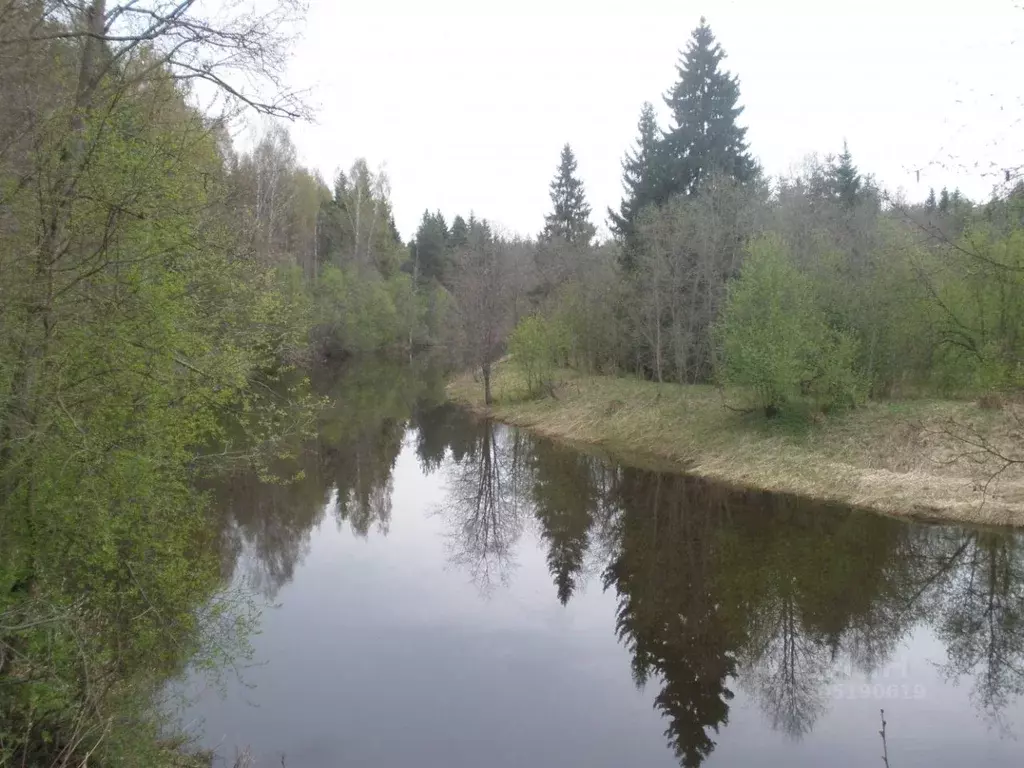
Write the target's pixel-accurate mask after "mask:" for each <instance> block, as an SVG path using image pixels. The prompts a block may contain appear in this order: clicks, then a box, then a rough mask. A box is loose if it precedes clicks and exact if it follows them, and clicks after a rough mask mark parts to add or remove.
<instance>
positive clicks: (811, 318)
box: [716, 235, 862, 416]
mask: <svg viewBox="0 0 1024 768" xmlns="http://www.w3.org/2000/svg"><path fill="white" fill-rule="evenodd" d="M748 253H749V257H748V259H747V261H746V263H745V264H744V266H743V269H742V271H741V273H740V276H739V278H737V279H736V280H735V281H734V282H733V283H732V284H731V285H730V287H729V294H728V298H727V300H726V306H725V311H724V312H723V314H722V319H721V321H720V323H719V325H718V326H717V328H716V337H717V340H718V343H719V348H720V353H721V361H720V367H719V375H720V377H721V378H722V380H723V381H724V382H725V383H729V384H737V385H740V386H745V387H749V388H750V389H751V390H752V391H753V392H754V394H755V397H756V399H757V405H758V406H759V407H760V408H762V409H763V410H764V412H765V414H766V415H768V416H772V415H775V414H777V413H778V412H779V411H780V410H781V409H782V408H783V407H784V406H785V405H786V404H787V403H788V402H792V401H793V400H795V399H797V398H802V397H803V398H806V397H811V398H814V399H817V400H820V401H822V405H824V406H825V407H827V408H833V407H843V406H850V405H853V404H854V403H855V402H856V401H857V400H858V399H859V398H860V392H861V390H862V385H861V382H860V377H859V376H858V375H857V372H856V371H855V369H854V361H855V359H856V354H857V344H856V340H855V339H854V337H853V336H851V335H849V334H844V333H840V332H838V331H835V330H834V329H832V328H830V327H829V325H828V323H827V321H826V318H825V314H824V313H823V312H822V311H821V309H820V308H819V307H818V306H817V305H816V303H815V300H814V290H813V284H812V283H811V281H810V279H809V278H808V277H807V276H806V275H804V274H802V273H801V272H800V271H799V270H797V269H796V267H795V266H794V265H793V263H792V262H791V260H790V257H789V251H788V249H787V247H786V244H785V243H784V242H783V240H782V239H781V238H780V237H778V236H777V235H767V236H764V237H762V238H759V239H757V240H754V241H753V242H751V243H750V245H749V247H748Z"/></svg>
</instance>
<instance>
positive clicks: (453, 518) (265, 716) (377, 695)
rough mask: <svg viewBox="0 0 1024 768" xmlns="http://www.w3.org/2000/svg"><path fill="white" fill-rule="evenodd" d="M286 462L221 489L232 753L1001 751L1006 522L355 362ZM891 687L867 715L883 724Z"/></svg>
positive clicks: (1013, 543)
mask: <svg viewBox="0 0 1024 768" xmlns="http://www.w3.org/2000/svg"><path fill="white" fill-rule="evenodd" d="M326 379H327V380H326V381H322V382H320V386H321V387H322V388H323V389H324V391H327V392H328V393H330V396H331V398H332V406H331V408H330V409H328V412H327V413H325V415H324V418H323V421H322V423H321V425H320V428H319V434H318V437H317V438H316V439H315V440H313V441H312V442H311V443H310V444H308V445H306V446H305V447H304V448H303V450H302V451H301V452H300V455H299V457H298V459H297V460H296V461H297V464H298V465H299V467H298V468H299V469H300V470H301V472H300V473H299V474H298V475H297V476H298V479H297V480H296V481H295V482H293V483H291V484H287V485H283V484H280V483H265V482H261V481H260V479H259V478H258V477H256V476H251V475H247V474H240V475H237V476H233V477H231V478H228V479H226V480H224V481H223V482H221V483H218V485H217V487H216V489H215V498H216V504H217V505H218V509H219V510H220V511H221V515H222V518H223V534H222V544H223V547H222V548H223V550H224V553H225V554H224V563H225V578H226V579H227V580H228V581H229V582H230V583H231V584H233V585H235V587H236V588H243V589H245V590H248V591H249V592H250V593H252V594H253V595H256V596H257V598H258V599H259V600H260V601H261V602H263V603H264V604H265V608H264V609H263V612H262V616H261V618H260V621H259V630H260V631H259V633H258V634H257V635H255V636H254V637H253V638H252V645H253V658H252V662H251V663H249V664H245V665H241V666H239V667H238V668H237V669H235V670H233V674H230V675H228V676H226V678H225V680H224V682H223V684H222V685H212V684H209V683H207V682H205V680H206V678H204V677H202V676H200V675H199V674H198V673H195V674H193V675H192V676H191V678H190V679H189V681H188V692H189V695H190V703H189V705H188V707H187V709H186V710H185V712H184V720H185V722H186V723H187V724H188V725H189V727H190V729H191V730H192V731H193V732H194V733H196V735H197V737H198V738H199V740H200V741H201V742H202V743H203V744H204V745H206V746H208V747H212V748H216V749H217V750H218V752H219V753H220V754H221V755H222V756H223V759H224V760H225V761H226V764H227V765H230V764H231V761H232V759H233V757H234V755H235V750H236V749H238V748H241V747H244V746H248V747H249V749H250V750H251V753H252V755H253V757H254V758H255V761H256V763H255V764H256V765H258V766H280V765H282V764H284V765H285V766H287V768H327V767H328V766H330V767H331V768H334V767H335V766H360V767H362V766H365V767H367V768H370V767H371V766H372V767H373V768H392V767H393V768H398V767H400V766H438V767H439V768H441V767H444V768H457V767H460V766H466V767H467V768H469V767H472V768H478V767H480V766H490V767H497V766H530V767H531V768H543V767H546V766H551V767H555V766H590V767H594V768H597V767H599V766H675V765H683V766H697V765H703V764H706V765H708V766H746V765H759V766H785V767H786V768H795V767H796V766H821V765H830V766H858V767H861V766H879V765H883V762H882V756H883V752H885V753H887V755H888V760H889V764H890V765H891V766H892V768H909V767H910V766H928V767H929V768H936V767H941V766H951V767H952V766H957V767H958V768H959V766H963V765H965V764H981V765H997V766H998V765H1006V766H1010V765H1013V766H1018V765H1020V764H1021V758H1022V756H1024V748H1022V746H1021V744H1020V743H1019V742H1018V741H1017V740H1016V738H1015V734H1017V733H1018V732H1019V728H1020V727H1021V726H1024V698H1022V696H1021V694H1022V693H1024V536H1022V535H1021V534H1019V533H1012V532H1008V531H995V530H985V529H979V528H966V527H958V526H934V525H921V524H916V523H913V522H907V521H902V520H895V519H889V518H885V517H882V516H878V515H874V514H870V513H865V512H861V511H856V510H850V509H844V508H841V507H834V506H828V505H821V504H814V503H809V502H806V501H801V500H797V499H792V498H787V497H782V496H775V495H769V494H765V493H757V492H746V491H740V490H731V489H727V488H722V487H718V486H715V485H713V484H709V483H706V482H703V481H699V480H696V479H693V478H689V477H685V476H682V475H676V474H664V473H658V472H652V471H649V470H644V469H639V468H634V467H630V466H625V465H622V464H618V463H615V462H614V461H609V460H606V459H602V458H600V457H597V456H594V455H589V454H587V453H582V452H580V451H577V450H573V449H571V448H567V447H563V446H559V445H555V444H553V443H551V442H548V441H546V440H540V439H536V438H534V437H531V436H530V435H529V434H526V433H525V432H522V431H517V430H514V429H511V428H507V427H503V426H501V425H498V424H495V423H490V422H486V421H481V420H477V419H474V418H471V417H470V416H469V415H467V414H466V413H464V412H462V411H460V410H459V409H457V408H455V407H453V406H450V405H446V404H445V403H444V398H443V386H442V382H441V380H440V379H439V377H438V376H437V375H436V372H433V371H431V370H430V369H429V368H424V367H419V368H409V367H407V366H394V365H386V364H382V363H375V364H372V365H362V366H358V367H353V366H350V367H349V368H347V369H346V370H344V371H341V372H335V373H332V374H331V375H330V376H327V377H326ZM882 709H884V710H885V715H884V717H885V720H886V722H887V725H886V728H885V739H884V743H883V739H882V736H881V734H880V732H879V731H880V729H881V717H882V715H881V713H880V710H882Z"/></svg>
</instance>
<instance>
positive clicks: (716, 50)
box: [659, 17, 757, 202]
mask: <svg viewBox="0 0 1024 768" xmlns="http://www.w3.org/2000/svg"><path fill="white" fill-rule="evenodd" d="M724 58H725V51H723V50H722V47H721V46H720V45H719V44H718V43H717V42H716V41H715V36H714V34H713V33H712V32H711V27H709V26H708V24H707V21H706V20H705V19H704V18H703V17H701V20H700V26H699V27H697V28H696V29H695V30H694V31H693V37H692V39H691V40H690V44H689V46H688V47H687V49H686V52H685V53H683V55H682V57H681V59H680V62H679V64H678V65H677V71H678V73H679V80H678V81H677V82H676V84H675V85H674V86H673V87H672V90H670V91H669V92H668V94H666V96H665V103H666V104H667V105H668V107H669V109H670V110H671V111H672V123H673V125H672V128H671V129H670V130H669V131H668V132H667V133H666V134H665V154H666V163H667V170H668V179H667V183H666V185H665V187H664V189H663V190H662V200H660V201H659V202H664V200H665V199H667V198H669V197H671V196H672V195H675V194H693V193H695V192H696V191H697V189H698V188H699V186H700V184H701V181H702V180H703V179H705V178H706V177H707V176H709V175H710V174H713V173H724V174H726V175H728V176H731V177H733V178H735V179H736V180H737V181H740V182H744V181H747V180H749V179H750V178H752V177H753V176H754V175H755V174H756V173H757V165H756V164H755V162H754V160H753V159H752V158H751V157H750V154H749V152H748V148H747V141H746V133H747V129H746V128H742V127H740V126H739V125H738V124H737V122H736V121H737V119H738V118H739V116H740V115H741V114H742V113H743V107H741V106H739V98H740V84H739V79H738V78H736V77H735V76H734V75H733V74H731V73H730V72H728V71H726V70H724V69H722V67H721V64H722V60H723V59H724Z"/></svg>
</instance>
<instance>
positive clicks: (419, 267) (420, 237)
mask: <svg viewBox="0 0 1024 768" xmlns="http://www.w3.org/2000/svg"><path fill="white" fill-rule="evenodd" d="M411 250H412V253H411V254H410V255H411V256H412V262H413V273H414V277H415V278H416V279H417V280H422V281H430V280H437V281H438V282H444V277H445V272H446V269H447V264H446V262H447V260H448V225H447V223H446V222H445V220H444V216H442V215H441V212H440V211H438V212H437V213H433V214H432V213H430V212H429V211H424V212H423V218H422V219H421V220H420V226H419V229H417V230H416V238H415V239H414V240H413V243H412V246H411Z"/></svg>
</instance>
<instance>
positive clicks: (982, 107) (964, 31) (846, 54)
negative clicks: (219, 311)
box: [289, 0, 1024, 239]
mask: <svg viewBox="0 0 1024 768" xmlns="http://www.w3.org/2000/svg"><path fill="white" fill-rule="evenodd" d="M358 6H363V7H366V8H372V10H373V14H372V15H366V14H362V13H360V12H359V11H358V10H356V8H357V7H358ZM833 6H834V7H835V8H836V9H837V11H836V12H835V13H833V12H831V11H829V10H828V9H829V8H830V7H833ZM702 15H704V16H706V17H707V19H708V22H709V24H710V25H711V27H712V30H713V31H714V33H715V35H716V37H717V39H718V41H719V43H721V45H722V47H723V48H724V49H725V51H726V53H727V56H728V57H727V59H726V61H725V66H726V67H727V68H728V69H729V70H731V71H732V72H733V73H734V74H736V75H738V76H739V79H740V88H741V104H742V105H743V106H744V107H745V110H744V112H743V114H742V116H741V123H742V124H744V125H746V126H747V127H748V133H747V138H748V140H749V143H750V148H751V151H752V152H753V154H754V155H755V156H756V157H757V158H758V159H759V161H760V162H761V164H762V166H763V168H764V169H765V171H766V172H767V173H769V174H772V175H778V174H784V173H788V172H791V171H793V170H794V169H796V168H797V167H799V165H800V164H801V163H802V161H803V159H804V158H805V157H806V156H807V155H809V154H810V153H815V152H816V153H818V154H820V155H825V154H827V153H829V152H838V151H840V150H841V149H842V144H843V140H844V139H845V140H846V141H847V142H848V143H849V147H850V151H851V152H852V153H853V157H854V160H855V162H856V163H857V165H858V166H859V167H860V169H861V170H862V171H864V172H868V173H872V174H874V176H875V177H876V179H877V180H878V181H879V182H880V183H881V184H882V185H883V186H884V187H886V188H887V189H889V190H890V191H892V192H896V191H903V193H904V194H905V195H906V196H907V198H909V199H910V200H922V199H923V198H924V197H925V195H926V194H927V192H928V188H929V187H930V186H934V187H936V188H941V187H942V186H943V185H948V186H949V187H950V188H952V187H955V186H959V187H960V188H961V189H962V190H963V191H964V192H965V193H966V194H968V195H970V196H971V197H973V198H976V199H984V198H987V197H988V196H989V195H990V193H991V190H992V188H993V184H994V183H995V182H996V181H997V180H1001V179H1002V171H1001V170H1000V169H1001V168H1003V167H1007V166H1019V165H1021V164H1024V120H1022V117H1024V85H1022V83H1024V81H1022V80H1021V73H1024V3H1021V2H1020V1H1019V0H1018V1H1017V2H1015V1H1014V0H972V2H970V3H967V2H963V0H932V1H931V2H919V1H918V0H890V2H879V1H878V0H863V1H862V2H857V3H842V4H839V3H835V4H833V3H827V2H821V1H819V2H813V1H812V0H803V2H794V1H792V0H773V2H770V3H766V2H760V1H758V0H732V1H728V0H721V1H719V0H715V1H714V2H711V1H709V0H705V1H704V2H689V1H688V0H676V1H675V2H655V1H654V0H630V2H619V3H610V2H608V3H604V2H602V1H601V0H590V2H578V1H577V0H548V1H547V2H541V1H539V0H520V1H518V2H515V3H494V2H486V1H485V0H476V2H465V0H430V2H429V3H424V2H410V1H408V0H373V2H370V3H360V4H358V5H357V3H355V2H353V1H352V0H310V7H309V13H308V16H307V20H306V24H305V28H304V30H303V33H302V38H301V40H300V41H299V42H298V43H297V44H296V45H295V48H294V55H293V59H292V61H291V63H290V68H289V82H290V84H291V85H292V86H293V87H299V88H306V89H309V101H310V103H311V105H312V106H313V108H314V110H315V115H316V117H315V121H314V122H313V123H310V124H299V125H294V126H292V127H291V132H292V136H293V139H294V141H295V143H296V146H297V148H298V153H299V158H300V160H301V161H302V162H303V163H304V164H305V165H307V166H309V167H312V168H314V169H317V170H319V171H320V172H321V173H322V174H323V176H324V178H325V179H327V180H330V179H331V178H332V177H333V176H334V174H335V173H336V171H337V170H338V169H339V168H347V167H349V166H350V165H351V163H352V162H353V160H355V159H356V158H357V157H366V158H367V160H368V161H369V163H370V165H371V167H377V166H380V165H382V164H383V165H384V167H385V168H386V170H387V173H388V175H389V177H390V180H391V186H392V201H393V207H394V212H395V218H396V222H397V224H398V228H399V230H400V232H401V233H402V235H403V237H404V238H406V239H409V238H410V237H411V236H412V234H413V233H414V232H415V229H416V226H417V224H418V222H419V219H420V217H421V215H422V213H423V211H424V209H430V210H432V211H433V210H440V211H441V212H442V213H444V214H445V216H446V217H447V218H448V220H449V221H451V218H452V217H453V216H454V215H455V214H456V213H461V214H463V215H467V214H468V213H469V212H470V211H473V212H475V213H476V215H477V216H479V217H483V218H487V219H489V220H491V221H492V222H494V223H496V224H497V225H498V226H499V227H501V228H502V229H504V230H505V231H507V232H510V233H512V232H515V233H520V234H527V235H529V234H536V233H537V232H539V231H540V229H541V227H542V226H543V222H544V214H545V213H546V212H547V210H548V209H549V207H550V200H549V197H548V184H549V183H550V181H551V178H552V176H553V175H554V172H555V169H556V167H557V165H558V160H559V151H560V149H561V147H562V145H563V144H564V143H566V142H569V143H570V144H571V145H572V147H573V149H574V151H575V153H576V157H577V160H578V163H579V176H580V178H581V179H582V180H583V182H584V186H585V189H586V193H587V197H588V200H589V202H590V204H591V205H592V207H593V211H594V213H593V220H594V223H595V224H597V225H598V226H599V233H607V228H606V218H607V216H606V208H607V207H608V206H617V205H618V202H619V200H620V199H621V190H622V188H621V160H622V157H623V155H624V153H625V152H626V150H627V149H629V148H630V147H631V146H632V144H633V142H634V140H635V138H636V123H637V119H638V117H639V114H640V108H641V106H642V104H643V102H644V101H651V102H652V103H654V104H655V107H656V108H657V109H658V112H659V115H660V116H661V123H662V127H667V126H668V114H667V109H666V108H665V105H664V102H663V100H662V95H663V94H664V93H665V91H667V90H668V89H669V87H670V86H671V85H672V84H673V82H674V81H675V79H676V69H675V66H676V63H677V61H678V59H679V50H680V49H682V48H684V47H685V46H686V43H687V40H688V39H689V37H690V33H691V31H692V30H693V28H694V27H695V26H696V25H697V24H698V22H699V20H700V17H701V16H702ZM975 163H977V167H975ZM918 173H919V174H920V180H919V181H918Z"/></svg>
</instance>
